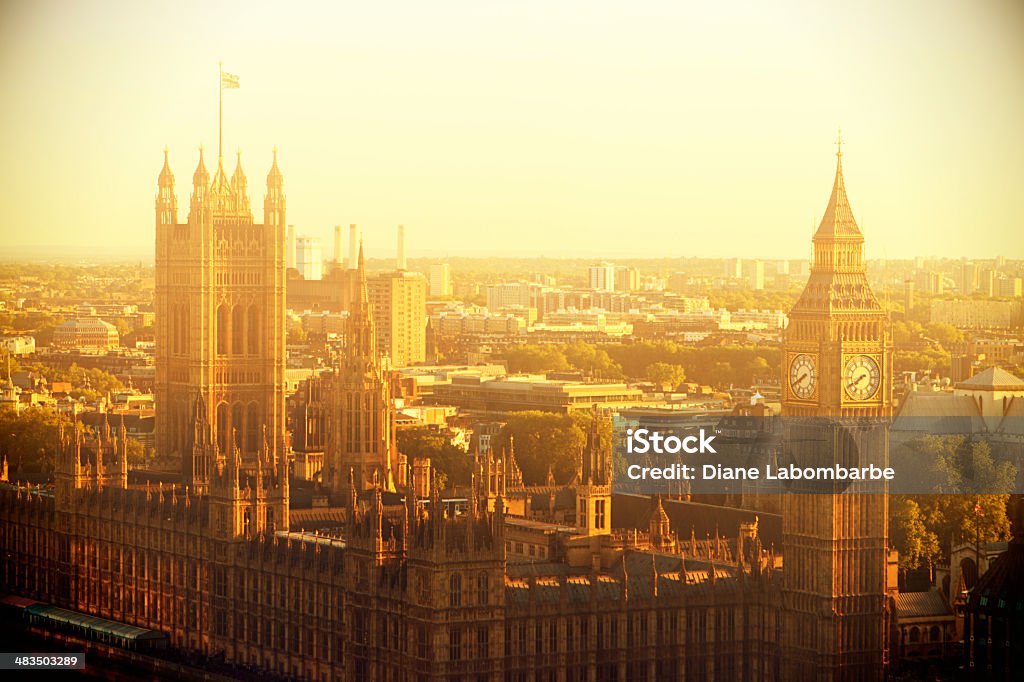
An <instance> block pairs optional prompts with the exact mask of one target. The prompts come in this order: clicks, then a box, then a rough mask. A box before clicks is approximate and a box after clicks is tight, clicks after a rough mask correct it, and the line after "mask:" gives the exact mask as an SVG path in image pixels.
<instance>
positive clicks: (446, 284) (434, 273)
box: [430, 263, 452, 298]
mask: <svg viewBox="0 0 1024 682" xmlns="http://www.w3.org/2000/svg"><path fill="white" fill-rule="evenodd" d="M430 295H431V297H434V298H447V297H449V296H451V295H452V277H451V269H450V268H449V266H448V264H447V263H434V264H433V265H431V266H430Z"/></svg>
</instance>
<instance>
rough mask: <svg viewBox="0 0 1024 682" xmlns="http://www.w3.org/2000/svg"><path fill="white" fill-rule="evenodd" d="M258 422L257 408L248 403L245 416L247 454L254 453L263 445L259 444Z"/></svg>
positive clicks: (254, 404)
mask: <svg viewBox="0 0 1024 682" xmlns="http://www.w3.org/2000/svg"><path fill="white" fill-rule="evenodd" d="M259 438H260V420H259V407H258V406H257V405H256V403H255V402H251V403H249V406H248V408H246V414H245V449H246V450H247V451H249V452H256V451H257V450H259V449H260V447H261V446H262V445H263V444H262V443H260V442H259Z"/></svg>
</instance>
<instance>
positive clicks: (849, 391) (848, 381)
mask: <svg viewBox="0 0 1024 682" xmlns="http://www.w3.org/2000/svg"><path fill="white" fill-rule="evenodd" d="M880 383H881V373H880V372H879V370H878V362H877V361H876V360H875V359H874V358H872V357H870V356H868V355H855V356H853V357H852V358H850V359H849V360H848V361H847V362H846V368H845V370H844V371H843V384H844V385H845V386H846V395H848V396H850V397H851V398H853V399H854V400H867V399H868V398H870V397H871V396H873V395H875V393H876V392H877V391H878V386H879V384H880Z"/></svg>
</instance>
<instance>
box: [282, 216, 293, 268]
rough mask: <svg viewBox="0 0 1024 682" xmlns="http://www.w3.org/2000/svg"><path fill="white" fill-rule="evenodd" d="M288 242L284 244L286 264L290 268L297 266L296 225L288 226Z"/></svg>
mask: <svg viewBox="0 0 1024 682" xmlns="http://www.w3.org/2000/svg"><path fill="white" fill-rule="evenodd" d="M287 240H288V241H287V243H285V245H284V250H285V265H286V266H287V267H289V268H294V267H295V226H294V225H289V226H288V237H287Z"/></svg>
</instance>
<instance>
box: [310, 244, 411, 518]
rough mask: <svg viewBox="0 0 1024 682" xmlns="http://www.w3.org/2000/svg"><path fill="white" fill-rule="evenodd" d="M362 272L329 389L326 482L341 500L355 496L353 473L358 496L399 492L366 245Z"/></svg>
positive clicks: (388, 382) (388, 389)
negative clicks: (373, 489) (370, 491)
mask: <svg viewBox="0 0 1024 682" xmlns="http://www.w3.org/2000/svg"><path fill="white" fill-rule="evenodd" d="M357 272H358V286H356V287H353V300H352V302H351V303H350V305H349V307H348V311H349V313H348V314H349V317H348V327H347V336H346V339H345V343H346V348H345V354H344V356H343V357H341V358H340V359H339V361H338V364H337V366H336V367H335V369H334V372H333V373H332V375H331V376H330V377H329V379H328V381H327V386H326V390H325V392H326V393H327V397H326V403H327V405H328V410H327V414H326V415H325V419H326V422H327V424H326V431H327V452H326V458H325V459H326V461H325V464H324V467H325V475H324V477H323V480H324V482H325V483H326V485H327V487H328V492H329V493H330V495H331V496H332V497H334V498H335V499H336V500H343V499H348V498H349V497H350V496H351V492H352V491H350V490H348V488H349V487H350V483H349V474H350V473H351V474H352V480H353V481H354V484H355V486H356V487H357V488H358V490H357V491H356V492H357V493H358V492H360V491H362V490H366V489H368V488H370V487H376V486H380V487H381V488H383V489H384V490H391V491H394V490H395V480H394V477H395V474H396V473H397V470H398V451H397V450H396V447H395V441H394V421H395V416H394V409H393V406H392V404H391V377H390V373H389V372H388V369H387V367H386V366H385V363H384V362H382V359H381V355H380V353H379V352H378V350H377V330H376V326H375V324H374V321H373V308H372V306H371V305H370V297H369V293H368V291H367V282H366V262H365V260H364V258H363V245H362V242H360V244H359V261H358V266H357ZM401 483H403V484H404V482H401Z"/></svg>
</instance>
